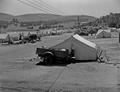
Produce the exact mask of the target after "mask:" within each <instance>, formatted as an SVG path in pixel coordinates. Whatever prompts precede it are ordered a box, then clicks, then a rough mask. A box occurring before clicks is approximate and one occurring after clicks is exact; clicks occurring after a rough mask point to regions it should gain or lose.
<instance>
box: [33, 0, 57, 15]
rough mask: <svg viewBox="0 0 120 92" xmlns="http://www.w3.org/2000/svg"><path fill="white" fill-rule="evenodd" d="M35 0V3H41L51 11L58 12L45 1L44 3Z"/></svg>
mask: <svg viewBox="0 0 120 92" xmlns="http://www.w3.org/2000/svg"><path fill="white" fill-rule="evenodd" d="M35 1H36V3H37V4H40V5H42V6H43V7H44V8H46V9H48V10H50V11H52V12H55V13H58V11H56V10H55V8H51V6H50V5H48V4H47V3H44V2H42V1H41V0H35Z"/></svg>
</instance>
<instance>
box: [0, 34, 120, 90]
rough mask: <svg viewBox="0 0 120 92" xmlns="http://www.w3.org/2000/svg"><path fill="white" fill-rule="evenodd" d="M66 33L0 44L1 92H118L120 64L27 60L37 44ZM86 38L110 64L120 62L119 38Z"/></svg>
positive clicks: (50, 43) (48, 42)
mask: <svg viewBox="0 0 120 92" xmlns="http://www.w3.org/2000/svg"><path fill="white" fill-rule="evenodd" d="M69 36H70V34H64V35H62V36H54V37H44V38H42V41H41V42H37V43H35V44H26V45H11V46H0V92H119V91H120V89H119V84H120V78H119V77H120V75H119V74H120V72H119V64H117V65H116V66H115V65H113V64H104V63H97V62H86V63H83V62H81V63H74V64H69V65H66V66H42V65H39V66H36V65H35V64H36V63H37V62H36V61H34V62H33V61H29V59H31V58H35V57H37V56H36V55H35V49H36V47H40V46H42V45H46V46H48V47H50V46H53V45H55V44H57V43H58V42H60V41H63V40H64V39H65V38H68V37H69ZM89 40H91V41H93V42H95V43H96V44H98V45H99V46H100V47H101V48H102V49H105V50H106V52H107V55H108V57H109V59H110V63H119V61H120V57H119V56H120V48H119V44H118V38H111V39H92V38H90V39H89Z"/></svg>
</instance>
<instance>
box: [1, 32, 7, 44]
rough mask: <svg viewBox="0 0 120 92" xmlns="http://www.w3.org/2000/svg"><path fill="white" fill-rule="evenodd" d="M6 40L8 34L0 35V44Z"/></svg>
mask: <svg viewBox="0 0 120 92" xmlns="http://www.w3.org/2000/svg"><path fill="white" fill-rule="evenodd" d="M7 40H8V34H0V43H2V42H4V41H7Z"/></svg>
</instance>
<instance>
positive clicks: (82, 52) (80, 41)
mask: <svg viewBox="0 0 120 92" xmlns="http://www.w3.org/2000/svg"><path fill="white" fill-rule="evenodd" d="M51 48H53V49H68V50H69V52H71V49H73V50H74V56H75V58H76V60H96V59H97V46H96V44H94V43H92V42H90V41H88V40H86V39H84V38H82V37H81V36H79V35H78V34H76V35H73V36H71V37H70V38H68V39H67V40H65V41H63V42H62V43H59V44H58V45H56V46H53V47H51Z"/></svg>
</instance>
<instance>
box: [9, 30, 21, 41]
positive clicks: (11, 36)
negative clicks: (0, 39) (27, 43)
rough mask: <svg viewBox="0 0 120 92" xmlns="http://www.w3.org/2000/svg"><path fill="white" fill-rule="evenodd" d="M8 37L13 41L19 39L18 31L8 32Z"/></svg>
mask: <svg viewBox="0 0 120 92" xmlns="http://www.w3.org/2000/svg"><path fill="white" fill-rule="evenodd" d="M8 35H9V37H10V40H11V41H12V42H13V41H19V37H20V35H19V33H18V32H9V33H8Z"/></svg>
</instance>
